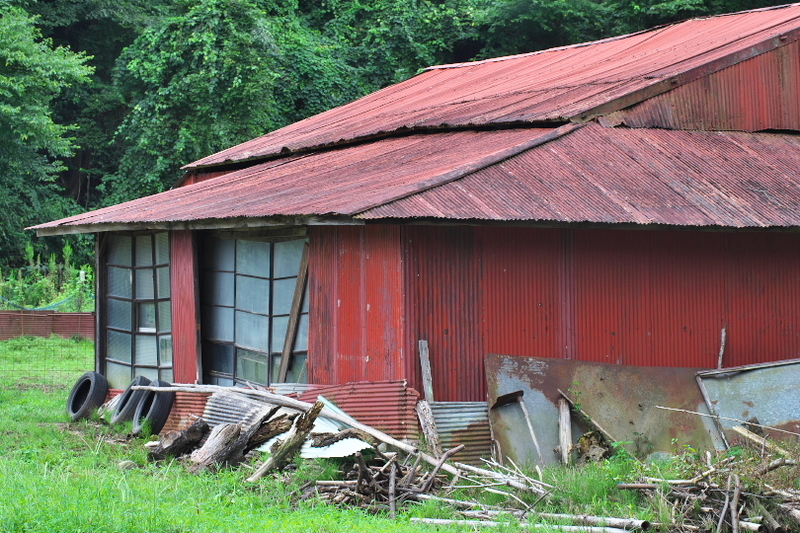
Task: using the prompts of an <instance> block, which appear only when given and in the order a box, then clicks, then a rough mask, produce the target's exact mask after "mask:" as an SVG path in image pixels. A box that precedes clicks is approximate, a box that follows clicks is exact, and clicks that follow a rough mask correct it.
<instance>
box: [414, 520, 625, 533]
mask: <svg viewBox="0 0 800 533" xmlns="http://www.w3.org/2000/svg"><path fill="white" fill-rule="evenodd" d="M411 521H412V522H420V523H423V524H434V525H442V526H470V527H475V528H477V527H507V526H509V525H511V522H494V521H491V520H447V519H444V518H417V517H412V518H411ZM519 525H520V526H521V527H523V528H531V529H552V530H555V531H569V532H578V533H580V532H583V533H627V532H626V530H624V529H619V528H615V527H591V526H559V525H551V524H531V523H530V522H520V523H519Z"/></svg>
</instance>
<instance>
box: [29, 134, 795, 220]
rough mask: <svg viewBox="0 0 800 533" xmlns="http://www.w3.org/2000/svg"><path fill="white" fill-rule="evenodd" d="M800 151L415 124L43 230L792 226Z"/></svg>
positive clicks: (726, 140) (718, 137) (751, 138)
mask: <svg viewBox="0 0 800 533" xmlns="http://www.w3.org/2000/svg"><path fill="white" fill-rule="evenodd" d="M565 132H566V133H565ZM559 133H560V134H561V135H559ZM548 140H549V142H546V141H548ZM798 160H800V137H798V136H796V135H791V134H775V133H743V132H706V131H671V130H658V129H626V128H604V127H602V126H600V125H598V124H596V123H590V124H586V125H584V126H563V127H561V128H559V129H556V130H551V129H528V130H526V129H514V130H500V131H493V132H470V131H462V132H450V133H438V134H418V135H410V136H405V137H400V138H396V139H384V140H381V141H376V142H373V143H370V144H364V145H357V146H351V147H347V148H342V149H339V150H335V151H325V152H319V153H314V154H309V155H306V156H304V157H302V158H297V159H292V160H291V161H289V162H287V163H285V164H282V165H276V164H275V162H270V163H268V164H264V165H256V166H254V167H251V168H247V169H244V170H240V171H237V172H234V173H231V174H228V175H226V176H224V177H221V178H217V179H212V180H208V181H204V182H201V183H198V184H195V185H190V186H187V187H181V188H178V189H174V190H171V191H167V192H164V193H160V194H157V195H154V196H150V197H146V198H141V199H138V200H134V201H131V202H127V203H124V204H120V205H117V206H112V207H108V208H105V209H100V210H98V211H94V212H90V213H86V214H83V215H77V216H74V217H71V218H67V219H63V220H59V221H55V222H50V223H47V224H42V225H40V226H36V227H35V228H36V229H39V230H43V231H41V233H43V234H50V233H69V232H71V231H105V230H108V229H116V228H117V227H118V225H125V224H128V225H131V227H134V226H135V225H137V224H138V225H140V226H147V227H170V226H169V224H172V223H174V224H176V225H181V224H189V223H191V222H192V221H203V220H207V219H212V220H219V219H232V220H236V218H235V217H253V218H257V217H273V216H281V215H287V216H289V215H301V216H314V215H325V214H338V215H344V216H346V217H347V219H349V220H352V219H353V218H357V219H385V218H422V217H426V218H431V217H432V218H449V219H477V220H506V221H507V220H525V221H553V222H594V223H614V224H615V223H633V224H667V225H674V226H722V227H770V226H777V227H787V226H789V227H791V226H800V175H798V170H797V161H798ZM159 224H161V226H159ZM181 227H182V226H181Z"/></svg>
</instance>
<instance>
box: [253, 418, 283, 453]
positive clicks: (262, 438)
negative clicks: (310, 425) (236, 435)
mask: <svg viewBox="0 0 800 533" xmlns="http://www.w3.org/2000/svg"><path fill="white" fill-rule="evenodd" d="M294 419H295V415H288V414H285V413H284V414H282V415H280V416H276V417H275V418H273V419H272V420H269V421H266V422H262V423H261V424H260V425H259V427H258V429H256V430H255V431H254V432H253V435H252V436H251V437H250V439H249V440H248V441H247V446H245V453H247V452H249V451H250V450H252V449H254V448H258V447H259V446H261V445H262V444H264V443H265V442H267V441H268V440H269V439H271V438H272V437H275V436H277V435H280V434H281V433H286V432H287V431H289V430H290V429H291V428H292V421H293V420H294Z"/></svg>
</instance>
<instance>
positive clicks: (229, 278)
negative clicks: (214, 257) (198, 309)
mask: <svg viewBox="0 0 800 533" xmlns="http://www.w3.org/2000/svg"><path fill="white" fill-rule="evenodd" d="M233 290H234V276H233V274H231V273H229V272H206V274H205V276H204V283H203V301H204V302H205V303H207V304H211V305H226V306H228V307H233V303H234V301H233V295H234V292H233Z"/></svg>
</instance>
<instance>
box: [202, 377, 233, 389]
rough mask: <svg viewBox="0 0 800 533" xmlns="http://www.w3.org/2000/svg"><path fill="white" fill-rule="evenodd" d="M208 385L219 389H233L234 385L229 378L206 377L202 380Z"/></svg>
mask: <svg viewBox="0 0 800 533" xmlns="http://www.w3.org/2000/svg"><path fill="white" fill-rule="evenodd" d="M204 381H205V382H206V383H208V384H209V385H219V386H220V387H233V386H234V385H235V384H236V383H234V381H233V380H232V379H230V378H222V377H219V376H209V375H207V376H206V377H205V379H204Z"/></svg>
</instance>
